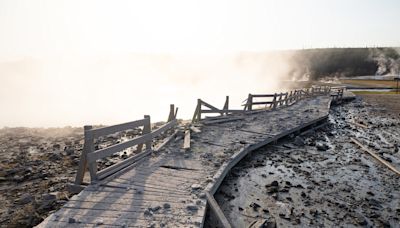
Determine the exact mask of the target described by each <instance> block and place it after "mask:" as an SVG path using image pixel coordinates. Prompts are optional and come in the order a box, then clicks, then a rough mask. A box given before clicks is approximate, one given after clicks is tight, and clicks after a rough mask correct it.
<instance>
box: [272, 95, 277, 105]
mask: <svg viewBox="0 0 400 228" xmlns="http://www.w3.org/2000/svg"><path fill="white" fill-rule="evenodd" d="M272 105H273V106H272V109H276V106H277V104H276V93H275V94H274V99H273V100H272Z"/></svg>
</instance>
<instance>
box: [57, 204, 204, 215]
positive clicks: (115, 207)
mask: <svg viewBox="0 0 400 228" xmlns="http://www.w3.org/2000/svg"><path fill="white" fill-rule="evenodd" d="M170 204H171V208H170V210H174V211H182V212H183V213H182V214H184V213H185V212H186V213H187V214H189V213H190V212H191V211H188V210H186V206H187V204H185V203H170ZM156 206H161V207H162V205H160V203H156V202H149V203H148V204H147V205H129V204H128V205H127V204H115V203H111V204H109V203H102V202H95V203H93V202H79V201H70V202H68V203H67V204H65V206H64V208H72V209H74V208H77V209H90V210H104V211H118V212H139V213H140V212H144V211H146V210H148V208H149V207H156ZM201 207H205V205H203V206H199V205H198V208H201ZM193 214H194V215H196V214H197V213H196V212H195V211H194V213H193Z"/></svg>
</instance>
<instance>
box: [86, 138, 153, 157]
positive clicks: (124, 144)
mask: <svg viewBox="0 0 400 228" xmlns="http://www.w3.org/2000/svg"><path fill="white" fill-rule="evenodd" d="M152 139H153V138H152V134H146V135H142V136H139V137H136V138H133V139H131V140H128V141H126V142H122V143H119V144H115V145H112V146H109V147H107V148H104V149H100V150H96V151H94V152H92V153H90V154H88V162H89V163H90V162H95V161H96V160H98V159H101V158H104V157H107V156H110V155H112V154H114V153H116V152H119V151H122V150H124V149H126V148H129V147H132V146H136V145H138V144H141V143H145V142H147V141H149V140H150V141H151V140H152Z"/></svg>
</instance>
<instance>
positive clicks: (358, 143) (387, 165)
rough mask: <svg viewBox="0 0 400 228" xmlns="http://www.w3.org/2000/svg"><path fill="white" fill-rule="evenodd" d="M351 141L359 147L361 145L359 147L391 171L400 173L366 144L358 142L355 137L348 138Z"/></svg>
mask: <svg viewBox="0 0 400 228" xmlns="http://www.w3.org/2000/svg"><path fill="white" fill-rule="evenodd" d="M350 139H351V141H353V142H354V143H355V144H357V145H358V146H359V147H361V149H363V150H364V151H365V152H367V153H369V154H370V155H371V156H372V157H374V158H375V159H376V160H378V161H379V162H381V163H382V164H383V165H385V166H386V167H388V168H389V169H390V170H392V171H393V172H395V173H396V174H398V175H400V171H398V170H397V169H396V168H395V167H393V166H392V165H391V164H390V163H389V162H387V161H385V160H384V159H382V158H381V157H379V156H378V155H377V154H376V153H374V152H373V151H372V150H370V149H369V148H367V147H366V146H364V145H363V144H362V143H361V142H359V141H358V140H357V139H355V138H350Z"/></svg>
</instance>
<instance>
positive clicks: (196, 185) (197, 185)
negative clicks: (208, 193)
mask: <svg viewBox="0 0 400 228" xmlns="http://www.w3.org/2000/svg"><path fill="white" fill-rule="evenodd" d="M191 188H192V190H193V191H195V190H199V189H201V185H199V184H192V186H191Z"/></svg>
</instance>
